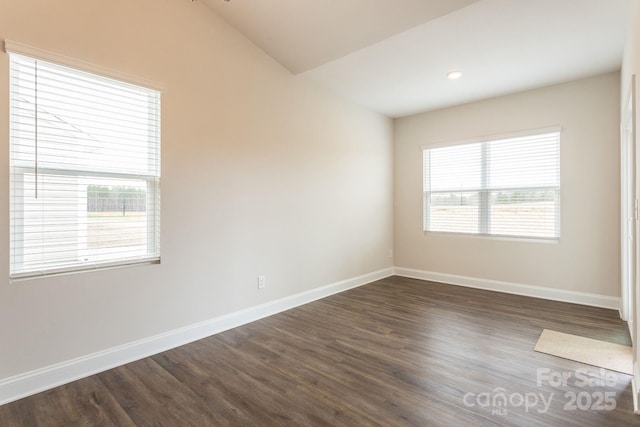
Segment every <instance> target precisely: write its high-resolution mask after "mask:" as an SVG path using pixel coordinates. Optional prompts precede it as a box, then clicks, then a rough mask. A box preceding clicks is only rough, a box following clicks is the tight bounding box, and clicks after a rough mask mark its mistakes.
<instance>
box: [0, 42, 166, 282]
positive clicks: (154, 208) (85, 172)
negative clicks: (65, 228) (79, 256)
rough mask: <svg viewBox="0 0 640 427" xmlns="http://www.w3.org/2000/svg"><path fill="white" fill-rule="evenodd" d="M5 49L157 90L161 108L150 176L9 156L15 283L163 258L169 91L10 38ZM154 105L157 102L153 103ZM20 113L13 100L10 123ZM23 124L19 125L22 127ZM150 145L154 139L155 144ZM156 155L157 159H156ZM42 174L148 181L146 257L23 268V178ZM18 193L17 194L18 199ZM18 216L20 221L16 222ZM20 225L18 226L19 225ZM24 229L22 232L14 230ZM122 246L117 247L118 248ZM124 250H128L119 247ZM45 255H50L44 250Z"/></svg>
mask: <svg viewBox="0 0 640 427" xmlns="http://www.w3.org/2000/svg"><path fill="white" fill-rule="evenodd" d="M4 50H5V52H6V53H7V54H9V55H12V54H16V55H19V56H21V57H26V58H30V59H33V60H35V61H41V62H47V63H51V64H54V65H59V66H63V67H67V68H70V69H73V70H75V71H78V72H81V73H89V74H91V75H93V76H95V77H96V78H97V79H99V78H107V79H110V80H114V81H117V82H119V83H122V84H125V85H132V86H136V87H139V88H141V89H145V90H149V91H153V92H154V93H155V100H154V102H155V103H154V104H153V106H154V108H155V109H156V110H155V111H154V113H153V114H155V117H156V118H157V124H156V125H155V126H154V127H153V128H152V130H150V132H151V133H152V134H155V135H154V136H153V140H155V141H156V142H155V143H154V144H153V145H152V146H150V148H149V149H150V150H151V151H150V154H149V155H152V154H151V153H154V154H153V155H154V159H155V160H154V161H156V162H157V166H156V167H155V169H156V172H154V173H148V174H137V173H130V172H127V171H122V172H113V171H107V170H102V171H95V170H91V168H85V167H78V166H77V165H76V166H70V167H69V168H63V167H57V166H49V167H47V166H44V167H41V166H36V164H32V163H30V162H25V161H24V160H21V159H17V158H14V154H10V156H9V163H10V170H11V172H10V174H11V197H10V203H9V208H10V210H11V212H10V222H11V225H10V233H11V234H10V235H11V245H10V246H11V247H10V256H9V262H10V266H9V267H10V268H9V272H10V273H9V277H10V279H11V280H22V279H30V278H37V277H46V276H52V275H59V274H69V273H76V272H83V271H90V270H98V269H108V268H116V267H125V266H131V265H140V264H158V263H160V260H161V252H160V248H161V242H160V240H161V229H160V217H161V210H160V199H161V198H160V177H161V146H162V140H161V126H162V123H161V96H162V92H163V91H164V89H163V87H162V86H161V85H159V84H157V83H155V82H151V81H149V80H145V79H140V78H137V77H134V76H130V75H128V74H125V73H121V72H118V71H114V70H110V69H107V68H104V67H100V66H97V65H94V64H89V63H86V62H83V61H80V60H77V59H73V58H69V57H66V56H63V55H59V54H56V53H52V52H48V51H45V50H42V49H38V48H34V47H30V46H27V45H24V44H22V43H17V42H13V41H9V40H5V42H4ZM8 63H9V66H11V65H12V60H9V61H8ZM149 105H150V106H151V105H152V104H149ZM14 114H16V113H15V112H14V110H13V102H10V108H9V124H15V125H18V124H17V123H18V122H14V118H13V115H14ZM18 126H19V125H18ZM150 141H151V140H150ZM13 144H14V143H13V142H10V144H9V147H10V149H11V150H13V148H12V147H13ZM156 157H157V158H156ZM150 159H151V157H149V156H147V161H149V160H150ZM36 172H37V175H46V176H54V177H72V178H76V179H78V180H86V179H92V178H93V179H95V178H103V179H105V180H119V181H124V180H129V181H139V182H140V184H141V185H142V186H143V187H145V183H146V188H145V191H146V202H145V206H146V208H145V224H146V232H147V238H146V244H145V248H146V256H131V255H130V256H122V257H118V258H115V257H114V258H112V259H111V260H109V259H105V258H108V257H105V256H104V254H102V255H98V256H96V258H95V259H93V260H91V261H89V262H86V263H82V262H81V261H80V260H78V262H77V263H74V264H69V265H64V266H56V265H51V264H49V265H47V264H46V262H45V263H43V265H42V266H41V267H40V268H28V269H25V268H24V267H25V266H24V251H25V246H24V245H14V238H15V236H16V235H17V236H19V237H20V238H21V239H24V236H25V231H24V227H25V224H24V223H19V222H22V221H23V220H22V217H23V215H17V216H16V212H24V210H25V206H26V201H25V199H24V197H21V196H20V194H19V193H21V192H24V179H25V177H26V176H27V175H29V174H35V173H36ZM16 193H18V194H17V195H16ZM17 218H19V219H17ZM17 222H18V223H17ZM44 224H45V223H40V225H42V226H44ZM81 227H82V225H81V223H80V222H77V223H76V225H75V228H74V229H73V230H72V231H71V232H72V233H73V232H76V233H78V234H81ZM16 229H17V230H19V231H18V232H17V233H16V232H15V230H16ZM80 246H81V243H80V240H78V249H77V251H78V253H80V252H81V249H80ZM116 247H117V246H116ZM119 247H120V248H123V247H125V246H119ZM43 253H47V252H46V251H43Z"/></svg>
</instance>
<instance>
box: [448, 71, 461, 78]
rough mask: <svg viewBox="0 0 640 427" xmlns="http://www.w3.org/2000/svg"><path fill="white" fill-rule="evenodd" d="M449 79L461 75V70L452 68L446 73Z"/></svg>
mask: <svg viewBox="0 0 640 427" xmlns="http://www.w3.org/2000/svg"><path fill="white" fill-rule="evenodd" d="M447 77H448V78H449V80H457V79H459V78H460V77H462V71H458V70H454V71H449V72H448V73H447Z"/></svg>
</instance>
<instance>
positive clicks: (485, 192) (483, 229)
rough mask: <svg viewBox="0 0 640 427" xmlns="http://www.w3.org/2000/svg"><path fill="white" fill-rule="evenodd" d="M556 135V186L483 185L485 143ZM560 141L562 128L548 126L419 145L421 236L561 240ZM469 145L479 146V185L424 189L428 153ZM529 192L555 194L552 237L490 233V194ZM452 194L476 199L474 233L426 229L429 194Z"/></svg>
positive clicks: (485, 160) (428, 218) (486, 165)
mask: <svg viewBox="0 0 640 427" xmlns="http://www.w3.org/2000/svg"><path fill="white" fill-rule="evenodd" d="M552 133H557V134H558V140H557V144H558V146H557V170H558V176H557V185H555V186H528V187H504V188H500V187H490V186H489V185H487V177H488V176H489V173H490V171H489V167H488V155H487V143H491V142H496V141H502V140H507V139H514V138H522V137H535V136H536V135H544V134H552ZM561 139H562V127H560V126H552V127H546V128H539V129H534V130H524V131H519V132H511V133H504V134H497V135H490V136H484V137H478V138H470V139H464V140H455V141H449V142H444V143H438V144H429V145H422V146H421V151H422V154H423V165H422V171H423V177H422V178H423V189H422V194H423V203H422V205H423V215H422V220H423V225H422V229H423V232H424V233H425V234H427V233H435V234H449V235H466V236H473V237H481V238H501V239H514V240H534V241H559V240H560V237H561V227H560V226H561V218H562V211H561V177H560V170H561ZM471 144H481V156H480V157H481V160H480V162H481V168H480V170H481V173H480V176H481V184H480V186H479V187H476V188H468V189H461V190H460V189H459V190H452V189H446V190H435V191H431V190H427V187H428V184H427V182H428V180H429V179H430V176H429V177H427V176H426V172H427V169H428V168H427V165H426V164H425V162H426V156H427V155H430V150H432V149H438V148H446V147H455V146H465V145H471ZM500 191H502V192H518V191H520V192H532V191H553V192H555V193H556V194H555V212H556V215H555V224H554V226H555V234H554V236H532V235H523V234H501V233H491V232H490V229H491V206H492V205H493V204H492V203H491V202H490V200H491V194H492V193H494V192H500ZM452 193H460V194H462V193H475V194H477V196H478V221H477V226H478V228H477V229H478V232H468V231H440V230H430V229H429V228H430V222H431V212H430V195H432V194H452Z"/></svg>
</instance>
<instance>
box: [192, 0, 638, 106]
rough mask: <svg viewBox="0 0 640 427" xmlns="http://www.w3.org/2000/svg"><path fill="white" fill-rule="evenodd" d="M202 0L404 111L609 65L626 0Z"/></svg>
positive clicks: (366, 98) (340, 88)
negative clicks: (456, 75) (455, 74)
mask: <svg viewBox="0 0 640 427" xmlns="http://www.w3.org/2000/svg"><path fill="white" fill-rule="evenodd" d="M201 1H202V2H203V3H205V4H206V5H207V6H208V7H210V8H211V9H212V10H213V11H214V12H215V13H217V14H219V15H220V16H221V17H223V18H224V19H225V20H226V21H227V22H229V23H230V24H231V25H232V26H234V27H235V28H236V29H238V30H239V31H240V32H241V33H243V34H244V35H245V36H246V37H247V38H248V39H249V40H251V41H252V42H253V43H255V44H256V45H257V46H259V47H260V48H261V49H263V50H264V51H265V52H266V53H267V54H269V55H270V56H272V57H273V58H274V59H275V60H277V61H278V62H280V63H281V64H282V65H283V66H284V67H286V68H287V69H289V70H290V71H291V72H292V73H293V74H296V75H297V78H303V79H309V80H310V81H313V82H315V83H316V84H318V85H320V86H322V87H325V88H326V89H328V90H330V91H332V92H334V93H336V94H337V95H339V96H342V97H345V98H347V99H350V100H352V101H353V102H355V103H357V104H360V105H362V106H365V107H367V108H370V109H372V110H374V111H377V112H380V113H382V114H385V115H387V116H390V117H402V116H406V115H411V114H415V113H418V112H422V111H428V110H433V109H437V108H443V107H447V106H451V105H456V104H462V103H466V102H470V101H474V100H479V99H484V98H489V97H493V96H498V95H503V94H507V93H513V92H518V91H522V90H527V89H532V88H536V87H541V86H546V85H550V84H555V83H561V82H565V81H569V80H574V79H578V78H582V77H588V76H592V75H596V74H601V73H605V72H609V71H616V70H619V69H620V65H621V61H622V54H623V49H624V41H625V29H626V27H627V21H628V11H629V8H630V3H631V1H633V0H344V1H335V0H268V1H250V0H231V1H223V0H201ZM451 70H460V71H462V72H463V75H462V78H460V79H458V80H449V79H447V77H446V74H447V73H448V72H449V71H451Z"/></svg>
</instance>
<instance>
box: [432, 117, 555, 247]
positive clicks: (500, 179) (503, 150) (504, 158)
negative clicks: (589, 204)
mask: <svg viewBox="0 0 640 427" xmlns="http://www.w3.org/2000/svg"><path fill="white" fill-rule="evenodd" d="M423 162H424V163H423V164H424V230H425V231H437V232H451V233H468V234H480V235H496V236H516V237H533V238H558V237H560V130H559V129H547V130H540V131H538V132H531V133H528V134H525V135H517V136H510V137H501V138H494V139H491V140H486V141H478V142H472V143H465V144H460V145H451V146H443V147H436V148H430V147H425V148H424V149H423Z"/></svg>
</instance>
